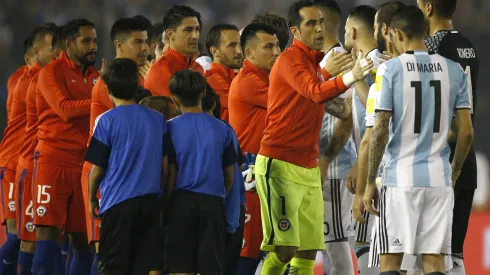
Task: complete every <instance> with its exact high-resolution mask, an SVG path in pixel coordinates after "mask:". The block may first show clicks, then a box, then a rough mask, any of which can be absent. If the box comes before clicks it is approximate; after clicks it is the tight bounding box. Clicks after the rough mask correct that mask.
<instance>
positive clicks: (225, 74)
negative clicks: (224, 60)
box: [204, 62, 236, 122]
mask: <svg viewBox="0 0 490 275" xmlns="http://www.w3.org/2000/svg"><path fill="white" fill-rule="evenodd" d="M204 76H205V77H206V80H207V81H208V83H209V86H211V88H213V90H214V91H215V92H216V93H217V94H218V95H219V103H220V105H221V111H220V118H221V119H222V120H224V121H226V122H228V121H229V118H228V114H229V112H228V93H229V92H230V86H231V82H232V81H233V78H235V76H236V73H235V71H234V70H231V69H228V68H227V67H225V66H223V65H221V64H218V63H216V62H213V63H211V67H210V68H209V70H207V71H206V73H204Z"/></svg>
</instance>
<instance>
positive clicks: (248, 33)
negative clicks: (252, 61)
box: [240, 23, 277, 51]
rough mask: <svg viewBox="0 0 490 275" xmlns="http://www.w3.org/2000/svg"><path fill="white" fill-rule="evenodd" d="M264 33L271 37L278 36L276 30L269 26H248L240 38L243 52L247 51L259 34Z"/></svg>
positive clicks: (254, 24) (258, 24)
mask: <svg viewBox="0 0 490 275" xmlns="http://www.w3.org/2000/svg"><path fill="white" fill-rule="evenodd" d="M259 32H263V33H267V34H270V35H277V33H276V30H275V29H274V28H273V27H272V26H269V25H266V24H262V23H251V24H248V25H247V26H246V27H245V28H244V29H243V31H242V35H241V36H240V45H241V46H242V50H243V51H245V48H246V47H247V43H248V42H249V41H250V40H252V39H254V38H256V37H257V33H259Z"/></svg>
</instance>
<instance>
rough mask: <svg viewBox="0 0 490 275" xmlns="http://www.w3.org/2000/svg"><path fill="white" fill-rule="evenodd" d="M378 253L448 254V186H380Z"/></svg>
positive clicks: (451, 203)
mask: <svg viewBox="0 0 490 275" xmlns="http://www.w3.org/2000/svg"><path fill="white" fill-rule="evenodd" d="M379 201H380V203H379V205H380V219H379V223H380V224H379V250H380V253H381V254H390V253H407V254H414V255H420V254H440V253H442V254H451V228H452V220H453V207H454V192H453V188H452V187H449V186H448V187H446V186H444V187H386V186H384V187H381V192H380V199H379Z"/></svg>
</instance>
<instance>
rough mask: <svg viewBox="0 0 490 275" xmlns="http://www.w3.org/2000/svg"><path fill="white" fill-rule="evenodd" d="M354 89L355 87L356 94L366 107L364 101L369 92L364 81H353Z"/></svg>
mask: <svg viewBox="0 0 490 275" xmlns="http://www.w3.org/2000/svg"><path fill="white" fill-rule="evenodd" d="M354 89H356V94H357V96H358V97H359V100H360V101H361V103H362V105H363V106H364V108H366V104H367V103H366V102H367V98H368V94H369V86H368V85H367V83H366V81H357V82H356V83H354Z"/></svg>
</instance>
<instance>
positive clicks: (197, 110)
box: [179, 103, 203, 114]
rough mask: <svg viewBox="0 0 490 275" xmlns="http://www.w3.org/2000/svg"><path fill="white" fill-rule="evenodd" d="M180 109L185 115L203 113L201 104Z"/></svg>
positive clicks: (180, 107)
mask: <svg viewBox="0 0 490 275" xmlns="http://www.w3.org/2000/svg"><path fill="white" fill-rule="evenodd" d="M179 109H180V112H181V113H182V114H185V113H202V112H203V111H202V108H201V104H200V103H199V105H198V106H190V107H185V106H179Z"/></svg>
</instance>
